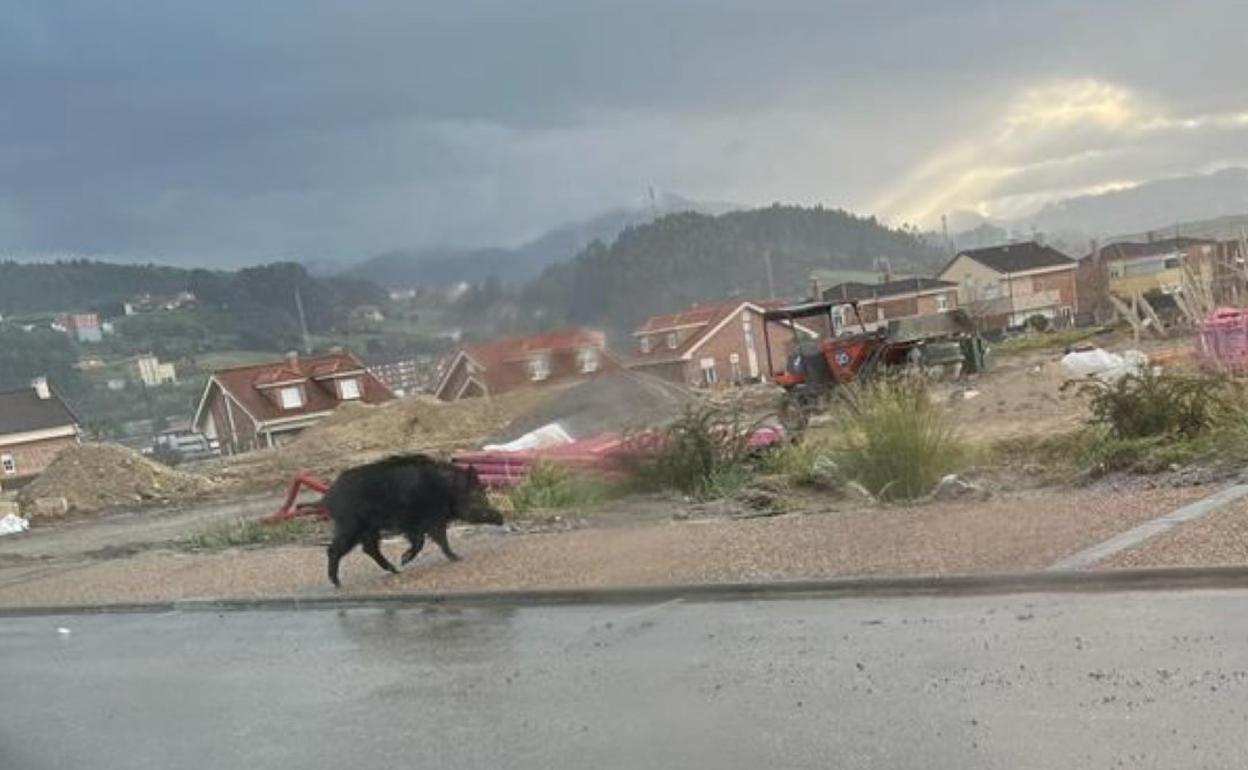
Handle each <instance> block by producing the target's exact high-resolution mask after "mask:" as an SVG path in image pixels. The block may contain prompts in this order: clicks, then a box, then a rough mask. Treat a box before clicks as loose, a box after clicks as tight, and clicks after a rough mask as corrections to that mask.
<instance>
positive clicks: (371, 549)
mask: <svg viewBox="0 0 1248 770" xmlns="http://www.w3.org/2000/svg"><path fill="white" fill-rule="evenodd" d="M360 539H361V541H362V542H363V544H364V545H363V549H364V553H366V554H368V555H369V556H371V557H373V561H375V562H377V566H378V567H381V568H382V569H384V570H385V571H386V572H398V571H399V570H398V568H396V567H395V566H394V565H393V564H391V563H390V560H389V559H387V558H386V555H385V554H383V553H382V552H381V532H380V531H379V530H376V529H372V528H369V529H367V530H365V532H364V536H363V537H362V538H360Z"/></svg>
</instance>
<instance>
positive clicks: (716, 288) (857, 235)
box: [519, 205, 943, 334]
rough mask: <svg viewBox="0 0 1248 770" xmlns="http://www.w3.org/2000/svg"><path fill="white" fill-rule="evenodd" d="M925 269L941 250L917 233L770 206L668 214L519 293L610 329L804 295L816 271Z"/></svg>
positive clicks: (841, 214)
mask: <svg viewBox="0 0 1248 770" xmlns="http://www.w3.org/2000/svg"><path fill="white" fill-rule="evenodd" d="M879 257H888V258H889V262H890V265H891V267H892V269H893V270H895V271H897V272H898V273H915V274H926V273H929V272H930V271H932V270H934V269H938V268H939V266H940V265H941V264H942V262H943V255H942V253H941V252H940V250H939V249H937V248H934V247H932V246H930V245H928V244H927V243H925V242H924V241H923V240H921V239H920V238H919V236H918V234H917V233H913V232H910V231H907V230H894V229H891V228H888V227H886V226H884V225H883V224H881V223H880V222H878V221H877V220H876V219H875V218H874V217H859V216H855V215H853V214H850V213H848V212H846V211H841V210H833V209H824V208H821V207H820V208H802V207H798V206H780V205H776V206H771V207H769V208H763V209H755V210H751V211H734V212H730V213H726V214H722V215H719V216H708V215H705V214H698V213H684V214H671V215H669V216H666V217H663V218H661V219H659V220H657V221H655V222H651V223H646V224H644V225H638V226H634V227H630V228H628V229H626V230H625V231H624V232H622V233H621V234H620V236H619V237H618V238H617V239H616V240H615V242H614V243H613V244H611V245H609V246H608V245H607V244H606V243H604V242H602V241H595V242H593V243H591V244H590V245H589V246H587V247H586V248H585V249H584V250H582V251H581V252H580V253H579V254H577V255H576V258H575V259H573V260H571V261H569V262H565V263H560V264H553V265H551V266H550V267H548V268H546V269H545V270H544V271H543V272H542V274H541V275H540V276H539V277H538V278H537V279H535V280H534V281H532V282H531V283H529V284H528V285H527V286H526V287H524V289H523V290H522V291H521V292H520V299H519V302H520V305H521V308H522V315H523V316H524V317H525V318H527V319H530V321H531V322H533V321H536V322H537V323H540V324H542V325H554V324H562V323H586V324H593V325H597V326H602V327H605V328H607V329H608V330H611V331H613V332H615V333H617V334H618V333H621V332H626V331H629V330H631V329H632V328H634V327H635V325H636V324H637V323H638V322H640V321H641V320H642V319H644V318H646V317H647V316H650V315H654V314H658V313H671V312H674V311H676V310H679V309H680V308H683V307H687V306H689V305H690V304H692V303H695V302H705V301H709V300H717V299H722V298H724V297H731V296H740V297H753V298H759V297H766V296H767V295H768V291H769V287H768V267H767V264H768V261H770V263H771V271H770V272H771V277H772V279H773V280H774V284H775V290H776V295H777V296H778V297H782V298H796V297H801V296H804V295H805V293H806V291H807V290H808V288H809V281H810V275H811V273H812V272H813V271H816V270H833V271H838V270H839V271H846V270H852V271H874V270H875V266H876V260H877V259H878V258H879Z"/></svg>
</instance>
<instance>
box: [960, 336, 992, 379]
mask: <svg viewBox="0 0 1248 770" xmlns="http://www.w3.org/2000/svg"><path fill="white" fill-rule="evenodd" d="M961 345H962V360H963V365H962V371H964V372H966V373H967V374H978V373H980V372H986V371H988V370H989V369H991V368H992V351H991V349H990V348H989V347H988V343H987V342H985V341H984V338H983V337H980V336H979V335H978V334H977V335H974V336H972V337H963V338H962V340H961Z"/></svg>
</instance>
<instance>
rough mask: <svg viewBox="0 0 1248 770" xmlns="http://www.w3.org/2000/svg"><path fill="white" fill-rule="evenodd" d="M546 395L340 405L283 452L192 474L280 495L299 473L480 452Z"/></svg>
mask: <svg viewBox="0 0 1248 770" xmlns="http://www.w3.org/2000/svg"><path fill="white" fill-rule="evenodd" d="M550 392H551V389H549V388H547V389H545V390H536V389H524V390H519V391H515V392H512V393H505V394H502V395H499V396H493V397H490V398H470V399H464V400H463V401H455V402H450V403H448V402H445V401H439V400H438V399H436V398H433V397H432V396H426V395H413V396H406V397H404V398H399V399H395V400H393V401H388V402H386V403H384V404H379V405H376V406H369V405H366V404H346V405H343V406H342V407H339V409H338V410H337V411H336V412H334V414H332V415H331V416H329V417H328V418H326V419H325V420H323V421H322V422H320V423H318V424H317V425H315V426H313V427H311V428H308V429H307V430H305V431H304V432H303V433H301V434H300V435H299V437H298V438H296V439H295V440H294V441H292V442H291V443H290V444H288V445H287V446H284V447H280V448H278V449H267V450H261V451H255V452H248V453H246V454H242V455H237V456H234V457H225V458H219V459H216V460H208V461H205V462H202V463H196V464H195V465H194V466H193V467H194V468H195V470H196V471H198V472H200V473H203V474H205V475H207V476H209V477H211V478H212V479H213V480H214V481H217V482H218V483H220V484H222V485H223V486H224V487H226V488H229V489H230V490H231V491H253V490H254V491H275V490H280V489H281V488H282V487H283V486H284V485H285V484H286V482H288V481H289V480H290V477H291V476H292V475H293V474H295V473H297V472H299V471H302V470H309V471H312V472H314V473H316V474H318V475H322V476H325V477H327V478H332V477H333V476H334V475H336V474H337V473H338V472H340V471H342V470H344V469H346V468H349V467H351V466H353V465H359V464H360V463H365V462H369V461H370V460H374V459H377V458H379V457H382V456H384V455H389V454H395V453H397V452H427V453H429V454H435V455H445V454H449V453H451V452H453V451H455V450H457V449H463V448H467V447H477V446H480V445H481V444H482V443H484V442H485V441H486V440H487V439H488V438H489V437H490V436H491V435H492V434H493V433H495V432H497V431H498V430H499V429H500V428H501V427H502V426H504V425H506V424H507V423H508V421H510V420H512V419H514V418H515V416H516V415H518V414H522V413H524V412H526V411H528V410H530V409H532V408H533V405H534V404H536V403H537V402H538V401H540V400H541V399H543V398H545V397H546V396H547V395H548V394H549V393H550Z"/></svg>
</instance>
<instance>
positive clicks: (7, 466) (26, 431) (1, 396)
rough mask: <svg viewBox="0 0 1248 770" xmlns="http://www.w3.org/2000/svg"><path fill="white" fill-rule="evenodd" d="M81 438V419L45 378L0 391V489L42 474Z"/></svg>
mask: <svg viewBox="0 0 1248 770" xmlns="http://www.w3.org/2000/svg"><path fill="white" fill-rule="evenodd" d="M79 436H80V430H79V427H78V418H77V417H75V416H74V413H73V412H72V411H70V409H69V407H68V406H66V405H65V402H64V401H62V400H61V398H60V396H58V395H57V394H56V391H54V390H53V389H52V388H51V387H50V386H49V385H48V381H47V380H46V379H44V378H42V377H41V378H38V379H36V380H35V381H34V382H32V383H31V386H30V387H29V388H22V389H21V390H10V391H5V392H0V487H3V486H4V485H5V484H6V483H9V482H14V481H19V480H26V479H29V478H31V477H33V476H37V475H39V473H41V472H42V471H43V469H44V468H46V467H48V464H49V463H51V462H52V459H53V458H54V457H56V455H57V453H58V452H60V451H61V450H62V449H64V448H66V447H68V446H74V445H76V444H78V443H79V440H80V438H79Z"/></svg>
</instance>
